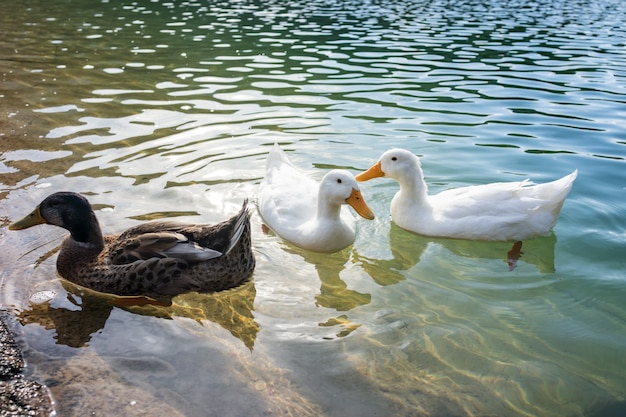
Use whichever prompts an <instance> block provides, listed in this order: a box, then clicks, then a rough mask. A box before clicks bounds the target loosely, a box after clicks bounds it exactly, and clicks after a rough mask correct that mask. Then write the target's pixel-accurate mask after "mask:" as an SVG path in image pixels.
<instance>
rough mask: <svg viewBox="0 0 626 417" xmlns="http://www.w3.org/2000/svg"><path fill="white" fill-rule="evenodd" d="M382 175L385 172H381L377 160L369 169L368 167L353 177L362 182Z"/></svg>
mask: <svg viewBox="0 0 626 417" xmlns="http://www.w3.org/2000/svg"><path fill="white" fill-rule="evenodd" d="M384 176H385V173H384V172H383V170H382V168H381V166H380V161H378V162H376V163H375V164H374V165H372V166H371V168H370V169H368V170H367V171H365V172H361V173H360V174H359V175H357V176H356V177H355V178H356V180H357V181H361V182H363V181H367V180H371V179H372V178H378V177H384Z"/></svg>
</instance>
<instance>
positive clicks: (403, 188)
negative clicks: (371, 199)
mask: <svg viewBox="0 0 626 417" xmlns="http://www.w3.org/2000/svg"><path fill="white" fill-rule="evenodd" d="M397 181H398V184H400V194H401V196H402V199H403V200H405V201H411V202H412V203H417V204H426V202H427V198H428V186H427V185H426V181H424V173H423V172H422V169H421V168H420V167H419V166H417V167H415V169H414V170H413V172H411V173H410V175H407V176H405V177H403V178H400V179H398V180H397Z"/></svg>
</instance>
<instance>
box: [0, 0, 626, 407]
mask: <svg viewBox="0 0 626 417" xmlns="http://www.w3.org/2000/svg"><path fill="white" fill-rule="evenodd" d="M0 4H2V6H3V10H5V12H4V13H2V14H0V33H1V36H2V38H1V42H0V73H1V74H2V84H1V85H0V110H1V114H2V122H1V124H0V128H1V129H0V152H1V154H0V182H1V183H2V191H1V192H0V207H1V209H2V215H1V220H2V228H1V229H0V241H1V242H2V255H1V258H0V262H1V263H2V273H1V275H0V283H1V285H2V287H1V293H0V300H1V302H2V306H3V308H4V309H5V310H7V311H9V312H11V313H12V314H13V315H14V316H15V317H16V319H15V321H14V322H13V326H12V328H13V329H14V331H15V332H16V334H17V335H18V339H19V340H20V341H21V343H22V346H23V347H24V348H25V350H24V354H25V356H26V359H27V361H28V365H29V366H28V372H29V373H30V374H31V376H33V377H35V378H37V379H38V380H40V381H41V382H43V383H45V384H47V385H48V386H49V387H50V389H51V391H52V393H53V395H54V396H55V401H56V406H57V412H58V414H59V415H63V416H84V415H126V416H140V415H151V416H201V415H206V416H242V415H297V416H320V415H324V416H391V415H394V416H409V415H411V416H413V415H420V416H421V415H425V416H426V415H428V416H617V415H624V414H625V413H626V380H625V379H624V370H625V369H626V359H625V358H626V304H625V303H624V300H625V299H626V278H625V275H624V270H625V266H626V263H625V261H624V259H625V256H624V255H625V253H624V251H625V244H624V240H625V238H626V232H625V230H626V220H624V219H626V212H625V209H624V201H625V197H626V165H625V161H624V159H625V158H626V147H625V145H626V133H624V132H625V131H624V120H625V119H626V31H625V30H624V24H623V22H624V21H625V20H626V4H625V3H623V2H621V1H612V0H604V1H603V0H588V1H584V0H581V1H564V0H563V1H558V0H554V1H549V0H538V1H534V2H526V1H470V0H466V1H463V0H459V1H452V0H449V1H419V0H415V1H385V2H377V1H369V2H368V1H363V2H361V1H333V0H329V1H326V2H321V1H312V2H298V1H292V2H281V1H272V0H268V1H263V2H262V1H245V0H241V1H235V0H233V1H230V2H228V1H208V2H203V1H181V2H178V1H171V2H167V1H156V0H153V1H150V2H148V1H134V2H132V1H127V2H125V1H120V0H108V1H102V2H93V1H85V0H82V1H67V2H61V1H46V2H41V1H36V0H25V1H22V2H20V3H19V5H17V4H16V3H11V2H8V1H4V0H3V1H0ZM7 11H10V12H7ZM274 142H278V143H280V144H281V145H282V146H283V148H284V149H285V150H287V152H288V153H289V154H290V156H291V158H292V160H293V161H294V162H295V163H296V164H297V165H299V166H301V167H302V168H303V169H306V170H308V171H309V172H310V173H311V175H312V176H314V177H316V178H321V176H322V175H323V174H324V172H325V171H327V170H328V169H330V168H334V167H341V168H346V169H349V170H351V171H352V172H354V173H356V172H358V171H360V170H363V169H365V168H367V167H369V166H370V165H371V164H372V163H373V162H375V160H376V159H377V158H378V156H379V155H380V154H381V153H382V152H383V151H385V150H386V149H388V148H390V147H396V146H397V147H403V148H407V149H409V150H411V151H413V152H414V153H416V154H418V155H420V156H421V157H422V163H423V167H424V170H425V175H426V180H427V182H428V184H429V187H430V190H431V192H433V193H435V192H438V191H441V190H444V189H448V188H451V187H456V186H463V185H472V184H480V183H485V182H493V181H513V180H520V179H523V178H527V177H530V178H531V179H533V180H535V181H537V182H543V181H549V180H553V179H556V178H559V177H561V176H563V175H565V174H567V173H570V172H571V171H573V170H574V169H578V170H579V176H578V179H577V181H576V183H575V185H574V188H573V190H572V192H571V194H570V196H569V198H568V200H567V201H566V203H565V205H564V207H563V212H562V215H561V219H560V221H559V223H558V224H557V226H556V228H555V230H554V234H553V235H552V236H550V237H547V238H539V239H533V240H529V241H526V242H524V244H523V254H522V257H521V259H520V260H519V262H518V264H517V267H516V268H514V269H513V270H509V266H508V265H507V262H506V254H507V251H509V250H510V249H511V245H510V244H509V243H477V242H466V241H457V240H449V239H431V238H425V237H421V236H416V235H412V234H410V233H407V232H405V231H403V230H401V229H399V228H398V227H396V226H395V225H393V224H390V221H389V208H388V207H389V201H390V200H391V198H392V196H393V195H394V193H395V192H396V190H397V184H395V183H394V182H393V181H388V180H376V181H371V182H368V183H365V184H363V186H362V190H363V192H364V195H365V198H366V199H367V200H368V202H369V203H370V206H371V207H372V208H373V210H374V211H375V212H376V214H377V218H376V220H374V221H372V222H366V221H365V220H360V221H359V230H358V235H357V240H356V242H355V244H354V245H353V246H351V247H350V248H348V249H346V250H344V251H342V252H339V253H335V254H332V255H320V254H315V253H310V252H306V251H303V250H299V249H297V248H294V247H292V246H290V245H289V244H286V243H284V242H282V241H281V240H280V239H278V238H277V237H276V236H273V235H271V234H265V233H263V232H262V229H261V220H260V218H259V216H258V214H256V213H255V215H254V217H253V229H254V230H253V240H254V249H255V253H256V256H257V263H258V267H257V270H256V272H255V275H254V278H253V280H252V282H250V283H248V284H246V285H244V286H243V287H241V288H238V289H236V290H233V291H228V292H224V293H220V294H216V295H198V294H189V295H185V296H180V297H178V298H176V299H175V304H174V306H173V307H171V308H160V307H143V308H140V307H132V308H125V309H123V308H119V307H114V306H112V305H111V304H110V303H109V300H106V299H103V298H102V297H98V296H95V295H93V294H90V293H85V292H84V291H83V290H81V289H79V288H76V287H73V286H71V285H69V284H68V283H66V282H63V281H61V280H60V279H59V278H58V277H57V275H56V273H55V259H56V247H57V246H58V244H59V242H60V240H61V238H62V236H63V235H64V232H63V231H62V230H61V229H55V228H53V227H44V226H40V227H38V228H33V229H29V230H28V231H23V232H19V233H18V232H9V231H8V230H7V225H8V224H9V222H10V221H13V220H16V219H17V218H19V217H21V216H22V215H24V214H25V213H26V212H28V211H30V210H31V209H32V208H33V207H34V206H35V205H36V204H37V203H39V201H41V200H42V199H43V198H44V197H45V196H46V195H48V194H50V193H52V192H54V191H58V190H73V191H77V192H81V193H83V194H85V195H86V196H87V197H88V198H89V199H90V201H91V202H92V204H93V205H94V206H95V208H96V209H97V211H96V213H97V216H98V217H99V219H100V221H101V224H102V228H103V230H104V231H105V232H108V233H114V232H120V231H122V230H124V229H125V228H127V227H130V226H132V225H135V224H138V223H139V222H142V221H146V220H151V219H157V218H176V219H180V220H189V221H196V222H198V221H203V222H215V221H219V220H221V219H223V218H225V217H227V216H230V215H232V214H234V213H235V212H236V211H237V209H238V208H239V207H240V205H241V202H242V200H243V199H245V198H251V199H254V196H255V192H256V189H257V186H258V183H259V181H260V179H261V178H262V177H263V174H264V168H265V160H266V155H267V153H268V151H269V149H270V146H271V145H272V144H273V143H274Z"/></svg>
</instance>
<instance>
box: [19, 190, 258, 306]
mask: <svg viewBox="0 0 626 417" xmlns="http://www.w3.org/2000/svg"><path fill="white" fill-rule="evenodd" d="M38 224H52V225H55V226H59V227H62V228H64V229H67V230H68V231H69V232H70V235H69V236H68V237H66V238H65V240H64V241H63V243H62V244H61V251H60V253H59V257H58V259H57V270H58V272H59V274H60V275H61V276H62V277H63V278H65V279H67V280H68V281H71V282H73V283H75V284H78V285H81V286H83V287H87V288H90V289H92V290H95V291H99V292H103V293H109V294H115V295H118V296H126V297H149V298H152V299H155V300H158V301H160V302H163V303H166V304H170V303H171V299H172V297H174V296H176V295H178V294H183V293H187V292H192V291H196V292H215V291H221V290H226V289H229V288H233V287H236V286H238V285H240V284H242V283H243V282H245V281H246V280H248V279H249V278H250V276H251V275H252V272H253V271H254V266H255V260H254V255H253V253H252V249H251V237H250V214H249V212H248V207H247V200H246V201H245V202H244V203H243V206H242V208H241V210H240V211H239V213H238V214H237V215H235V216H233V217H231V218H229V219H227V220H225V221H223V222H221V223H217V224H215V225H206V224H185V223H180V222H174V221H157V222H150V223H145V224H142V225H139V226H135V227H132V228H130V229H128V230H127V231H125V232H124V233H122V234H121V235H111V236H103V235H102V232H101V230H100V225H99V223H98V219H97V218H96V215H95V213H94V212H93V209H92V208H91V205H90V204H89V202H88V201H87V199H86V198H85V197H83V196H81V195H80V194H77V193H73V192H58V193H54V194H52V195H50V196H48V197H47V198H45V199H44V200H43V201H42V202H41V203H40V204H39V205H38V206H37V207H36V208H35V210H33V211H32V212H31V213H30V214H29V215H28V216H26V217H24V218H23V219H22V220H19V221H17V222H15V223H13V224H11V225H10V226H9V229H11V230H21V229H26V228H28V227H31V226H35V225H38Z"/></svg>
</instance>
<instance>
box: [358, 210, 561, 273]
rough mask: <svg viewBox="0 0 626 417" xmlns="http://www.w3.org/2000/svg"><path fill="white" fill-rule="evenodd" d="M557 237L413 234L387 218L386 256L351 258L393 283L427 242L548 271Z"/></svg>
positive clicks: (456, 252) (455, 251) (513, 265)
mask: <svg viewBox="0 0 626 417" xmlns="http://www.w3.org/2000/svg"><path fill="white" fill-rule="evenodd" d="M556 242H557V238H556V235H555V234H554V233H551V234H550V235H549V236H546V237H537V238H533V239H528V240H525V241H524V246H523V247H524V250H523V251H522V242H521V241H518V242H515V243H513V244H512V245H511V242H488V241H471V240H463V239H440V238H431V237H426V236H420V235H416V234H414V233H410V232H407V231H406V230H404V229H402V228H400V227H399V226H397V225H396V224H395V223H393V222H391V225H390V228H389V247H390V250H391V258H390V259H376V258H373V257H368V256H365V255H359V254H356V255H355V257H354V260H355V261H356V262H359V263H361V265H362V267H363V269H364V270H365V271H367V273H368V274H369V275H370V276H371V277H372V279H374V280H375V281H376V282H377V283H378V284H380V285H390V284H395V283H397V282H399V281H402V280H404V279H406V277H405V274H404V273H403V271H407V270H409V269H411V268H412V267H413V266H415V265H417V264H418V263H419V262H420V259H421V257H422V256H423V254H424V252H425V251H426V249H427V248H428V247H429V245H439V246H442V247H443V248H445V249H446V250H448V251H449V252H451V253H452V254H454V255H456V256H459V257H462V258H473V259H492V260H502V262H503V264H506V267H507V269H508V270H509V271H512V270H513V269H515V268H516V267H517V266H518V263H520V262H523V263H525V264H528V265H533V266H534V267H535V268H537V270H538V271H539V272H541V273H552V272H554V271H555V266H554V248H555V246H556Z"/></svg>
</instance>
